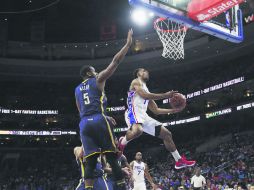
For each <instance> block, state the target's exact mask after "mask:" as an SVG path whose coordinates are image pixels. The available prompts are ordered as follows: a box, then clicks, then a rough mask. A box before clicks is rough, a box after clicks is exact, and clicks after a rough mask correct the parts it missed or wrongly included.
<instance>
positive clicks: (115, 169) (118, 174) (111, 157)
mask: <svg viewBox="0 0 254 190" xmlns="http://www.w3.org/2000/svg"><path fill="white" fill-rule="evenodd" d="M105 155H106V158H107V162H108V163H109V164H110V166H111V168H112V173H113V176H114V179H115V183H116V186H117V187H118V189H119V190H125V189H126V188H125V180H124V175H123V172H122V169H121V167H120V166H119V164H118V161H117V154H116V153H114V152H107V153H105Z"/></svg>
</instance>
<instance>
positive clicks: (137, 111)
mask: <svg viewBox="0 0 254 190" xmlns="http://www.w3.org/2000/svg"><path fill="white" fill-rule="evenodd" d="M140 83H141V85H142V88H143V90H144V91H146V92H148V93H149V90H148V88H147V86H146V84H145V83H143V82H142V81H140ZM148 104H149V100H146V99H144V98H142V97H141V96H140V95H139V94H138V93H137V92H136V91H134V90H132V91H129V92H128V98H127V105H128V109H127V111H126V112H125V121H126V124H127V126H128V127H129V128H130V127H131V126H132V125H133V124H142V126H143V130H144V132H145V133H147V134H150V135H152V136H155V127H156V126H161V125H162V123H160V122H159V121H157V120H155V119H153V118H151V117H149V116H148V114H147V113H146V111H147V108H148Z"/></svg>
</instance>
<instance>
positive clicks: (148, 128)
mask: <svg viewBox="0 0 254 190" xmlns="http://www.w3.org/2000/svg"><path fill="white" fill-rule="evenodd" d="M143 129H144V132H146V133H148V134H150V135H152V136H155V137H158V138H160V139H162V140H163V142H164V144H165V147H166V149H167V150H168V151H169V152H170V153H171V154H172V156H173V157H174V159H175V161H176V165H175V168H176V169H181V168H184V167H186V166H194V165H195V163H196V162H195V161H188V160H186V158H185V157H181V156H180V154H179V153H178V150H177V148H176V145H175V143H174V141H173V137H172V133H171V132H170V131H169V130H168V129H167V128H165V126H164V125H163V124H162V123H160V122H159V121H157V120H155V119H153V118H151V117H149V116H148V115H147V116H146V119H145V122H144V124H143Z"/></svg>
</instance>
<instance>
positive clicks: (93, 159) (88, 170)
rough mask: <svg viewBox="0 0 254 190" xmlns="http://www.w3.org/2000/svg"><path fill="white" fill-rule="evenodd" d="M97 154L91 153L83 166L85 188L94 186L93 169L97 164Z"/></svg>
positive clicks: (88, 189)
mask: <svg viewBox="0 0 254 190" xmlns="http://www.w3.org/2000/svg"><path fill="white" fill-rule="evenodd" d="M98 156H99V154H95V155H91V156H89V157H87V158H86V166H85V175H84V178H85V189H86V190H92V189H93V186H94V170H95V168H96V164H97V158H98Z"/></svg>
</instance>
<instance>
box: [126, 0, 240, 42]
mask: <svg viewBox="0 0 254 190" xmlns="http://www.w3.org/2000/svg"><path fill="white" fill-rule="evenodd" d="M242 2H243V0H129V3H130V5H132V6H134V7H138V8H144V9H146V10H149V11H152V12H154V13H155V14H156V15H158V16H160V17H164V18H168V19H170V20H172V21H174V22H177V23H180V24H182V25H185V26H186V27H188V28H192V29H194V30H198V31H201V32H204V33H207V34H210V35H213V36H216V37H218V38H221V39H224V40H227V41H230V42H234V43H240V42H242V41H243V23H242V12H241V10H240V8H239V4H240V3H242Z"/></svg>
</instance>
